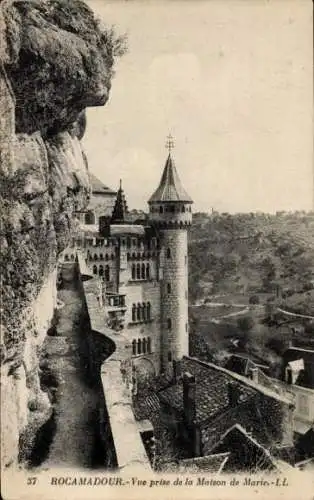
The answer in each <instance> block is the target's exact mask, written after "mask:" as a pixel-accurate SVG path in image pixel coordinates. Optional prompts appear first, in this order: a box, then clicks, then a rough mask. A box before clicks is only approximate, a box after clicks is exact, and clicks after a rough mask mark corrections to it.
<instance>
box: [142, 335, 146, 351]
mask: <svg viewBox="0 0 314 500" xmlns="http://www.w3.org/2000/svg"><path fill="white" fill-rule="evenodd" d="M142 347H143V354H146V339H145V338H144V339H143V340H142Z"/></svg>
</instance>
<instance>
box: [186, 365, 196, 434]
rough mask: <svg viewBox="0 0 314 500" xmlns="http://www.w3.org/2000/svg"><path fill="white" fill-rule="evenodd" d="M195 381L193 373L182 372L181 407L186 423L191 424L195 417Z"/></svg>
mask: <svg viewBox="0 0 314 500" xmlns="http://www.w3.org/2000/svg"><path fill="white" fill-rule="evenodd" d="M195 399H196V383H195V377H194V375H191V373H189V372H185V373H184V374H183V409H184V417H185V420H186V423H187V424H188V425H192V424H193V423H194V421H195V417H196V401H195Z"/></svg>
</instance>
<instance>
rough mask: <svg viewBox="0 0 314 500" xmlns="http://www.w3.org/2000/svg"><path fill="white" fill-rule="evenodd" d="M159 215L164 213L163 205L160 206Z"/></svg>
mask: <svg viewBox="0 0 314 500" xmlns="http://www.w3.org/2000/svg"><path fill="white" fill-rule="evenodd" d="M159 213H160V214H163V213H164V207H163V206H162V205H160V207H159Z"/></svg>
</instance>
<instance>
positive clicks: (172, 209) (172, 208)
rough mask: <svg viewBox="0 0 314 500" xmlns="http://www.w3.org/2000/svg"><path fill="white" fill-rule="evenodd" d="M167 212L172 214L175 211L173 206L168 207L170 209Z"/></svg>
mask: <svg viewBox="0 0 314 500" xmlns="http://www.w3.org/2000/svg"><path fill="white" fill-rule="evenodd" d="M169 211H170V212H171V213H174V211H175V206H174V205H170V207H169Z"/></svg>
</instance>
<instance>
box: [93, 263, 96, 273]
mask: <svg viewBox="0 0 314 500" xmlns="http://www.w3.org/2000/svg"><path fill="white" fill-rule="evenodd" d="M93 274H97V266H96V265H95V264H94V265H93Z"/></svg>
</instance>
